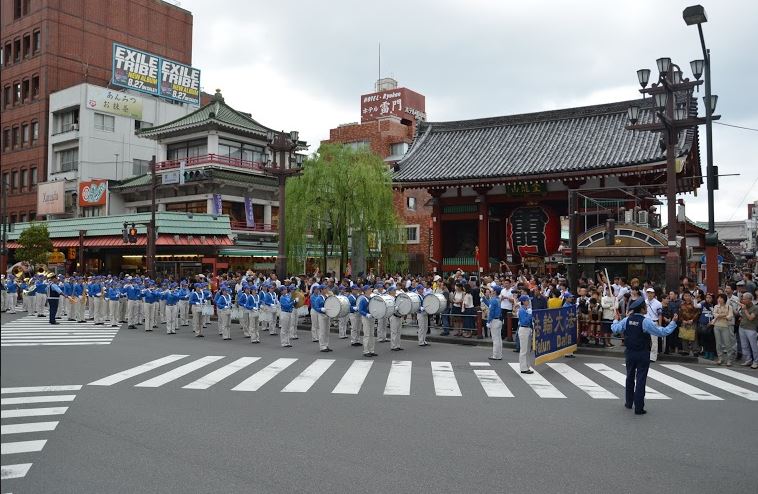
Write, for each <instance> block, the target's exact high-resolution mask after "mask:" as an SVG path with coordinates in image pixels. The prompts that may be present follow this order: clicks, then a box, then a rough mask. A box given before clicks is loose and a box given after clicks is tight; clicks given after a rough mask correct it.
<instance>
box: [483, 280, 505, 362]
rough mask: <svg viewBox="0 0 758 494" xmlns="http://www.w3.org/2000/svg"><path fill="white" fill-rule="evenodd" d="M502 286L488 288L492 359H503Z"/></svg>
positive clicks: (488, 320)
mask: <svg viewBox="0 0 758 494" xmlns="http://www.w3.org/2000/svg"><path fill="white" fill-rule="evenodd" d="M501 290H502V288H500V287H499V286H497V285H495V286H494V287H491V288H487V290H486V292H485V294H486V295H487V329H489V331H490V336H491V337H492V355H491V356H490V357H489V359H490V360H503V333H502V329H503V321H502V315H503V310H502V309H501V308H500V297H498V295H499V294H500V291H501Z"/></svg>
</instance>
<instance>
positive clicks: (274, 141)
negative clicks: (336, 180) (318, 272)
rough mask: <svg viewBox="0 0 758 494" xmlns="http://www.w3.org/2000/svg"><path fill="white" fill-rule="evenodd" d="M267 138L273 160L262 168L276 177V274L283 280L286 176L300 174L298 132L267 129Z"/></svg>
mask: <svg viewBox="0 0 758 494" xmlns="http://www.w3.org/2000/svg"><path fill="white" fill-rule="evenodd" d="M267 140H268V147H269V148H271V151H272V153H271V155H272V158H273V161H272V163H271V164H270V165H268V166H266V167H265V168H264V170H265V171H266V173H268V174H269V175H271V176H273V177H276V179H277V186H278V188H279V219H278V221H279V224H278V231H279V246H278V251H277V256H276V276H277V277H278V278H279V279H280V280H284V279H285V278H286V277H287V248H286V244H285V242H286V240H285V236H286V233H285V232H286V228H285V220H284V218H285V211H286V203H285V201H286V197H285V186H286V184H287V178H289V177H292V176H295V175H298V174H300V169H299V165H300V164H301V163H302V155H300V154H296V153H295V151H296V150H297V148H298V132H297V131H296V130H293V131H291V132H289V133H287V132H284V131H282V132H275V131H273V130H269V131H268V134H267ZM277 153H279V164H278V166H277V162H276V160H277V156H276V155H277ZM288 164H289V166H288ZM293 165H296V166H293Z"/></svg>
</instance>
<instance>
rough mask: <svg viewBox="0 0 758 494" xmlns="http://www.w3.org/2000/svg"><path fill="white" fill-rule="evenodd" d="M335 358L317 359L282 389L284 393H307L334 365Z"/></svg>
mask: <svg viewBox="0 0 758 494" xmlns="http://www.w3.org/2000/svg"><path fill="white" fill-rule="evenodd" d="M334 362H335V361H334V360H333V359H317V360H316V361H315V362H313V363H312V364H311V365H309V366H308V367H306V368H305V370H304V371H303V372H301V373H300V375H299V376H297V377H296V378H295V379H293V380H292V382H290V383H289V384H288V385H287V386H285V387H284V389H282V393H305V392H306V391H308V390H309V389H311V386H313V385H314V384H316V381H318V378H319V377H321V376H322V375H324V372H326V370H327V369H328V368H329V367H331V366H332V364H333V363H334Z"/></svg>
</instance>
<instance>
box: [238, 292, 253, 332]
mask: <svg viewBox="0 0 758 494" xmlns="http://www.w3.org/2000/svg"><path fill="white" fill-rule="evenodd" d="M241 288H242V291H241V292H240V293H238V294H237V307H239V310H240V326H241V327H242V334H243V336H245V337H248V336H250V332H249V331H248V330H247V327H248V326H249V325H250V310H249V309H248V308H247V307H245V306H246V305H247V297H249V296H250V285H248V284H247V281H245V282H244V283H243V284H242V287H241Z"/></svg>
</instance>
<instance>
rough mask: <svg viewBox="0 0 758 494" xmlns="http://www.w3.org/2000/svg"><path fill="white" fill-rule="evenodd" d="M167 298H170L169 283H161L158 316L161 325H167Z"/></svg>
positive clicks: (157, 319)
mask: <svg viewBox="0 0 758 494" xmlns="http://www.w3.org/2000/svg"><path fill="white" fill-rule="evenodd" d="M166 297H168V283H166V282H165V281H164V282H163V283H161V288H160V297H159V298H158V316H159V317H156V318H155V320H156V321H160V322H161V324H165V323H166Z"/></svg>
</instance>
